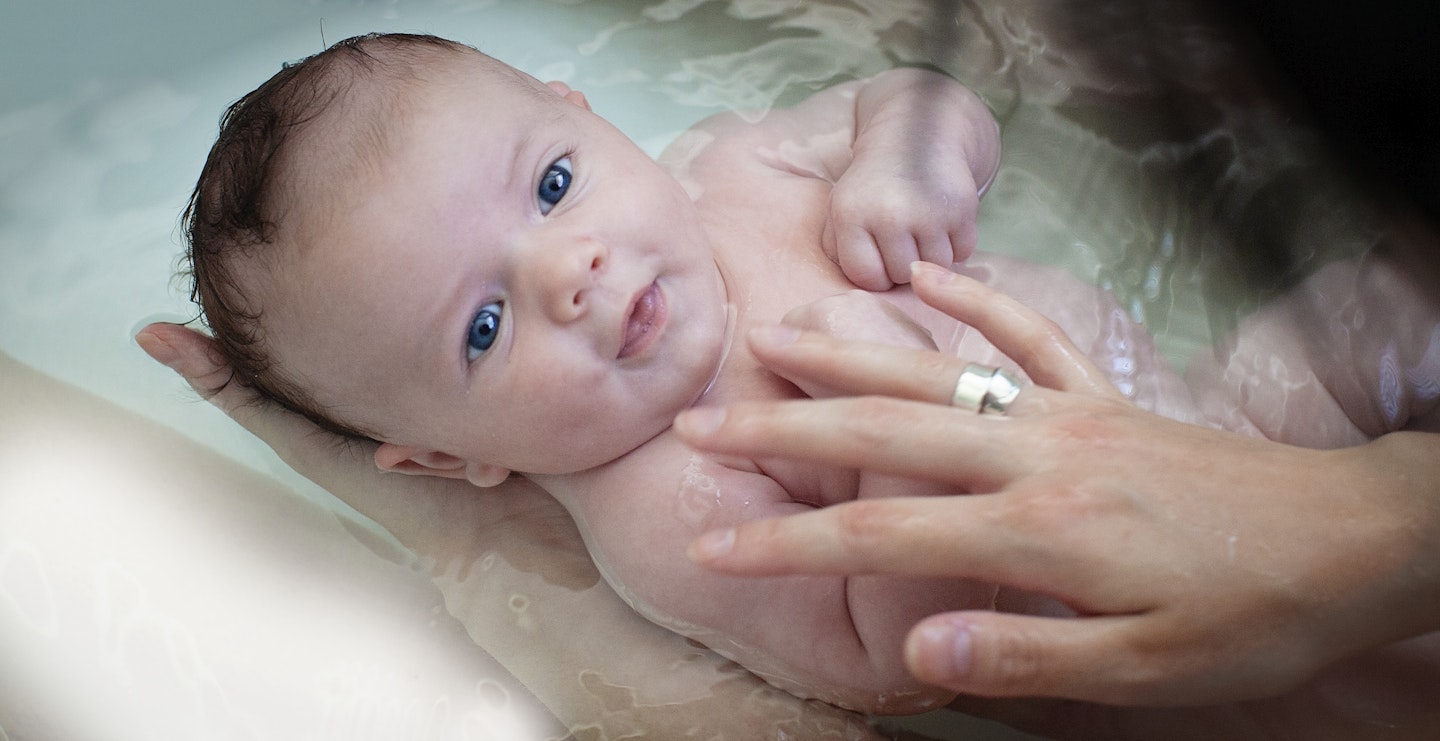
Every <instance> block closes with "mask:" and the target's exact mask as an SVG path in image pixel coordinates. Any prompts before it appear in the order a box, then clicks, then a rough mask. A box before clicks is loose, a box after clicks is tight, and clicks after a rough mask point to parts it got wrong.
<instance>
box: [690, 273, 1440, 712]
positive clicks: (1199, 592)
mask: <svg viewBox="0 0 1440 741" xmlns="http://www.w3.org/2000/svg"><path fill="white" fill-rule="evenodd" d="M914 269H915V275H916V277H915V281H914V285H915V290H916V292H917V293H918V294H919V295H920V296H921V297H922V298H923V299H924V300H926V301H927V302H928V303H930V304H932V305H933V306H935V307H937V308H939V309H941V310H943V311H946V312H947V313H949V314H951V315H952V316H954V317H955V318H957V319H959V320H960V321H962V322H965V323H967V324H969V325H971V326H973V327H975V328H976V329H978V330H979V331H981V332H982V333H983V334H984V335H985V336H986V338H988V339H989V340H990V341H991V342H992V343H994V344H995V345H996V346H997V347H998V348H999V349H1000V350H1001V351H1003V352H1005V353H1006V354H1007V355H1009V356H1010V357H1011V358H1012V359H1014V360H1015V361H1016V362H1017V363H1018V364H1019V366H1020V367H1021V368H1022V369H1023V370H1024V371H1025V372H1026V373H1027V374H1028V375H1029V376H1030V378H1031V379H1032V380H1033V381H1034V382H1035V385H1031V386H1027V387H1026V388H1025V389H1024V390H1023V391H1021V393H1020V395H1019V397H1018V398H1017V399H1016V400H1015V402H1014V403H1013V404H1012V405H1011V406H1010V408H1009V411H1008V413H1007V414H1006V415H1005V416H998V415H994V414H987V415H977V414H975V413H974V412H967V411H964V410H961V409H956V408H953V407H950V406H946V404H948V402H949V401H950V394H951V390H952V389H953V387H954V384H955V381H956V379H957V378H958V376H959V374H960V372H961V370H962V367H963V366H964V365H965V363H964V362H963V361H961V360H957V359H954V358H949V357H945V356H942V355H940V354H938V353H926V352H923V351H914V350H905V349H899V348H888V347H883V346H879V345H864V344H858V343H845V342H841V341H838V340H835V339H833V338H829V337H826V336H824V335H822V334H816V333H806V332H800V331H798V330H794V329H783V328H781V329H773V330H767V331H759V332H756V333H755V334H753V335H752V336H751V337H750V342H751V346H752V348H753V350H754V352H755V354H756V356H757V357H759V358H760V359H761V360H762V362H764V363H765V364H766V365H767V366H769V367H770V368H771V369H772V370H774V371H775V372H777V373H780V374H781V375H784V376H787V377H789V378H792V379H805V380H806V382H808V383H814V384H820V385H825V386H828V387H832V388H840V389H847V390H848V391H849V392H851V393H853V394H855V395H856V396H852V397H848V398H838V399H826V400H801V401H787V402H778V403H750V404H737V405H734V406H731V407H729V408H727V409H703V408H702V409H696V410H692V411H688V412H686V413H685V414H682V415H681V416H680V418H678V419H677V421H676V428H677V431H678V432H679V433H680V435H681V436H682V437H683V438H684V439H685V440H686V441H687V442H689V443H690V444H692V445H694V446H695V447H697V448H700V449H702V450H707V451H712V452H717V453H734V454H740V455H765V456H781V457H792V458H798V459H806V460H812V461H818V462H824V463H829V464H833V465H840V466H849V467H857V468H864V469H867V470H873V471H880V472H884V473H889V474H897V475H904V476H910V477H915V478H923V479H928V480H934V481H942V482H948V483H950V484H953V485H955V486H956V487H957V488H958V489H961V490H965V491H970V492H980V493H979V494H974V495H970V496H954V497H939V498H894V499H890V498H886V499H874V500H864V501H857V502H852V503H847V504H844V505H839V506H835V507H829V508H825V509H821V510H817V511H815V512H812V513H806V514H803V515H796V516H792V517H788V518H780V519H774V520H767V521H759V522H755V523H750V524H747V525H744V526H742V527H740V528H738V529H735V530H727V531H719V532H715V533H710V534H707V535H706V536H704V537H702V538H701V539H700V540H698V541H697V542H696V543H695V544H694V547H693V549H692V556H693V557H694V558H696V559H697V560H699V561H700V562H701V563H703V564H705V565H707V566H709V567H711V568H714V569H717V570H720V571H724V572H728V573H733V574H748V575H772V574H792V573H849V574H867V573H904V574H915V575H932V576H933V575H950V576H956V577H968V578H980V579H988V580H992V581H995V582H998V583H999V584H1001V585H1002V586H1005V587H1011V588H1015V589H1019V590H1028V591H1030V592H1035V593H1040V594H1043V595H1048V596H1051V597H1054V598H1057V599H1059V600H1060V601H1062V602H1064V603H1065V604H1066V605H1068V606H1069V607H1070V608H1073V610H1074V611H1075V612H1076V613H1077V615H1076V616H1069V617H1044V616H1035V615H1020V614H1003V613H998V612H980V611H975V612H962V613H954V614H946V615H938V616H934V617H931V618H929V619H927V620H925V621H922V622H921V623H920V624H919V625H917V626H916V627H915V629H914V630H912V632H911V633H910V635H909V637H908V640H907V645H906V651H907V661H908V664H909V667H910V669H911V671H912V672H914V674H915V675H916V676H917V677H918V678H920V679H922V680H924V681H927V682H932V683H934V684H937V685H941V686H944V687H948V688H950V689H954V690H957V691H960V692H962V693H968V694H975V695H983V696H989V697H1014V696H1048V697H1062V698H1074V699H1079V700H1089V701H1097V702H1104V703H1113V704H1135V705H1174V704H1185V705H1189V704H1200V703H1212V702H1221V701H1227V700H1237V699H1243V698H1252V697H1261V696H1267V695H1272V694H1277V693H1280V692H1283V691H1285V690H1287V689H1290V688H1293V687H1296V686H1298V685H1300V684H1301V683H1303V682H1305V681H1306V680H1307V679H1308V678H1310V677H1311V676H1312V675H1314V674H1315V673H1316V672H1317V671H1318V670H1320V669H1321V668H1322V667H1324V666H1326V665H1327V664H1329V663H1331V662H1333V661H1335V660H1337V659H1339V658H1341V657H1345V656H1349V655H1352V654H1354V653H1356V652H1359V651H1362V650H1363V649H1366V648H1370V647H1375V646H1380V645H1382V644H1386V643H1390V642H1393V641H1396V640H1399V639H1402V638H1405V637H1408V636H1414V635H1418V634H1420V633H1423V632H1426V631H1429V630H1433V629H1435V628H1437V627H1440V599H1436V597H1437V596H1440V492H1437V491H1436V486H1437V485H1436V483H1435V482H1437V481H1440V455H1437V454H1436V451H1437V450H1440V444H1437V438H1440V436H1437V435H1431V434H1423V433H1397V434H1392V435H1388V436H1386V437H1383V438H1380V439H1378V440H1376V441H1374V442H1372V443H1369V444H1367V445H1364V446H1361V447H1357V448H1351V449H1343V450H1335V451H1317V450H1309V449H1302V448H1296V447H1291V446H1286V445H1281V444H1278V443H1273V442H1269V441H1265V440H1260V439H1254V438H1249V437H1244V436H1240V435H1236V434H1232V433H1228V432H1224V431H1219V430H1214V429H1209V428H1204V427H1198V426H1192V425H1187V424H1183V423H1179V422H1175V421H1172V420H1169V419H1165V418H1162V417H1159V416H1157V415H1153V414H1150V413H1148V412H1145V411H1142V410H1140V409H1138V408H1136V407H1134V406H1133V405H1131V404H1129V403H1128V402H1126V401H1125V400H1124V399H1123V398H1122V397H1121V396H1120V395H1119V394H1118V393H1117V392H1116V391H1115V390H1114V389H1113V388H1112V387H1110V386H1109V385H1108V384H1107V383H1106V382H1105V380H1104V378H1103V376H1102V375H1101V374H1100V373H1099V371H1098V370H1097V369H1096V368H1095V367H1094V366H1093V365H1092V364H1091V363H1090V362H1089V361H1088V360H1087V359H1085V358H1084V357H1083V356H1081V355H1080V353H1079V352H1078V351H1077V350H1076V349H1075V348H1074V346H1073V345H1071V344H1070V342H1069V341H1068V340H1067V339H1066V338H1065V337H1064V335H1063V333H1061V332H1060V331H1059V330H1058V329H1057V328H1055V326H1054V325H1053V324H1051V323H1050V322H1049V321H1048V320H1045V319H1044V318H1042V317H1040V316H1038V315H1036V314H1034V313H1033V312H1031V311H1029V310H1028V309H1026V308H1025V307H1024V306H1022V305H1020V304H1019V303H1018V302H1015V301H1013V300H1011V299H1009V298H1007V297H1006V296H1003V295H1000V294H997V293H995V292H994V291H992V290H990V289H988V288H987V287H986V286H984V285H982V284H980V283H977V282H975V281H972V280H969V279H966V278H963V277H961V276H955V275H953V274H950V273H948V272H947V271H944V270H940V269H928V268H927V266H925V265H922V264H917V265H916V266H915V268H914Z"/></svg>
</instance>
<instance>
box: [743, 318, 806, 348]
mask: <svg viewBox="0 0 1440 741" xmlns="http://www.w3.org/2000/svg"><path fill="white" fill-rule="evenodd" d="M798 339H800V330H799V328H797V327H792V326H790V325H788V324H767V325H763V326H759V327H756V328H754V329H752V330H750V341H751V342H754V343H758V344H761V345H769V346H770V347H784V346H786V345H788V344H790V343H792V342H794V341H795V340H798Z"/></svg>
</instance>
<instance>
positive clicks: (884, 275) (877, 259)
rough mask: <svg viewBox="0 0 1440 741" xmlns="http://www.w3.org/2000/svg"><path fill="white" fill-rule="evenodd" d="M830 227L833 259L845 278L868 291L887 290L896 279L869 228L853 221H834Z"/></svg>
mask: <svg viewBox="0 0 1440 741" xmlns="http://www.w3.org/2000/svg"><path fill="white" fill-rule="evenodd" d="M832 228H833V230H834V234H835V257H836V262H838V263H839V264H840V270H841V272H843V273H845V277H846V278H849V279H850V282H851V283H854V284H855V285H856V286H858V287H860V288H864V289H865V290H867V291H888V290H890V288H892V287H893V286H894V283H895V281H894V280H892V278H891V275H890V271H889V268H888V267H887V265H886V261H885V259H884V255H883V254H882V253H881V250H880V247H879V245H877V244H876V242H875V237H874V236H873V235H872V234H871V233H870V232H869V231H868V230H866V229H864V228H862V227H859V226H856V225H853V224H835V225H834V226H833V227H832ZM912 259H913V258H912Z"/></svg>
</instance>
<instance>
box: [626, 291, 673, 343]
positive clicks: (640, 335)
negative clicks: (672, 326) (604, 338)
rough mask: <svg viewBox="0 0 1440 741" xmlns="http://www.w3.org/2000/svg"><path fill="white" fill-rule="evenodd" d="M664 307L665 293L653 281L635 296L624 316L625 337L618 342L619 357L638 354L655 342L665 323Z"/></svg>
mask: <svg viewBox="0 0 1440 741" xmlns="http://www.w3.org/2000/svg"><path fill="white" fill-rule="evenodd" d="M665 308H666V307H665V295H664V294H663V293H661V292H660V286H659V285H657V284H655V283H651V284H650V287H649V288H646V289H645V290H644V291H642V292H641V293H640V295H639V296H636V297H635V300H634V301H633V302H632V303H631V305H630V311H629V313H628V315H627V316H626V317H625V337H624V340H623V342H621V344H620V357H621V358H627V357H630V356H631V355H638V354H640V353H642V352H644V351H645V349H646V348H648V347H650V345H651V344H652V343H653V342H655V338H656V337H659V336H660V328H661V327H662V326H664V324H665Z"/></svg>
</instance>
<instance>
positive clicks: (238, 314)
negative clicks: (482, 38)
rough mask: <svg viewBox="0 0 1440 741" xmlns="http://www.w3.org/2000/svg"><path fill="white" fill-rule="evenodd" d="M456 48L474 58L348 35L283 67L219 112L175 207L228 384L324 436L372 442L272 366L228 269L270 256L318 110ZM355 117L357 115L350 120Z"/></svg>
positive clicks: (188, 266) (377, 127)
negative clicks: (194, 174) (299, 146)
mask: <svg viewBox="0 0 1440 741" xmlns="http://www.w3.org/2000/svg"><path fill="white" fill-rule="evenodd" d="M466 52H468V53H474V54H479V52H476V51H475V50H474V49H473V48H471V47H469V46H466V45H463V44H460V43H457V42H454V41H449V40H447V39H442V38H439V37H435V36H426V35H415V34H367V35H364V36H355V37H352V38H348V39H345V40H344V41H340V42H338V43H336V44H334V45H333V46H331V47H329V48H327V49H325V50H324V51H322V52H319V53H317V54H315V55H313V56H310V57H307V58H305V59H303V60H300V61H298V62H292V63H288V64H285V65H284V66H283V67H282V68H281V70H280V71H279V72H277V73H276V74H275V75H274V76H273V77H271V78H270V79H269V80H266V81H265V83H264V84H262V85H260V87H258V88H256V89H255V90H253V91H251V92H250V93H248V94H247V95H245V96H244V97H242V98H240V99H239V100H237V101H235V102H234V103H233V104H231V105H230V107H229V108H228V109H226V111H225V113H224V115H223V116H222V117H221V119H220V133H219V136H218V138H217V139H216V141H215V144H214V146H212V147H211V149H210V154H209V157H208V158H207V159H206V161H205V166H204V168H203V169H202V170H201V172H200V178H199V181H198V182H197V183H196V185H195V191H194V193H192V194H191V196H190V202H189V204H188V205H187V206H186V207H185V212H184V214H183V216H182V228H183V231H184V235H185V239H186V242H187V244H188V248H187V252H186V256H185V265H184V274H186V275H188V277H189V278H190V281H191V290H190V298H191V300H192V301H194V302H195V303H196V305H197V306H198V307H199V309H200V316H201V318H202V320H203V321H204V323H205V325H206V326H207V327H208V329H209V330H210V333H211V334H212V335H213V337H214V339H215V347H216V348H217V349H218V351H219V352H220V354H221V355H223V356H224V358H225V360H227V361H228V362H229V364H230V367H231V369H232V375H231V378H230V380H229V383H235V382H239V383H242V384H244V385H246V386H249V387H251V388H254V389H255V390H256V391H257V392H259V393H260V395H261V396H262V397H266V398H269V399H272V400H274V401H276V402H278V403H280V404H281V405H282V406H284V407H286V408H288V409H290V410H292V411H294V412H297V413H299V414H301V415H303V416H304V417H306V418H307V419H309V420H310V421H312V422H314V423H315V424H317V425H319V426H320V427H321V428H323V429H325V430H328V431H330V432H334V433H338V434H340V435H344V436H347V437H354V438H373V437H375V435H373V434H372V433H369V432H367V431H365V430H362V429H360V428H359V427H357V426H355V425H351V424H347V423H344V422H341V421H339V420H338V419H337V418H336V415H334V414H331V413H328V412H327V411H326V410H325V409H324V408H322V406H321V405H320V404H318V403H317V402H316V401H315V399H314V397H313V396H312V395H311V394H310V393H308V392H307V391H305V390H304V389H303V388H302V387H301V386H300V385H299V384H298V383H296V382H295V381H294V380H293V379H291V378H287V377H286V375H285V373H284V372H283V370H282V369H280V368H278V367H277V366H276V364H275V363H274V362H273V360H272V358H271V357H270V356H269V355H268V354H267V352H266V349H265V343H264V333H263V332H262V331H261V326H260V307H259V306H258V304H257V302H255V301H254V300H253V299H247V297H246V296H244V295H243V291H242V290H241V284H240V282H239V280H238V273H237V271H236V268H237V266H239V265H240V264H242V262H253V261H256V260H263V259H273V258H274V250H273V249H272V248H274V247H275V246H276V239H277V233H278V224H279V222H280V220H281V219H282V218H284V217H285V216H286V215H287V213H288V212H289V211H290V207H291V205H292V204H291V203H288V202H287V201H288V200H290V199H289V198H287V197H288V196H293V192H294V189H293V183H291V182H289V180H292V179H293V177H291V176H293V172H291V170H290V168H291V166H293V163H294V162H295V159H296V153H295V152H292V151H291V149H292V147H291V145H292V144H293V143H294V141H295V139H296V138H297V137H299V136H300V135H301V134H303V133H304V132H306V131H307V130H308V127H309V126H310V125H311V124H312V123H314V122H315V121H316V120H317V119H320V118H321V117H322V116H323V115H325V114H326V113H327V112H331V111H339V110H341V109H344V110H345V112H346V113H350V111H349V110H348V108H347V106H348V105H349V104H350V103H351V102H352V101H351V100H349V99H348V98H347V96H348V94H349V93H350V92H351V91H352V89H353V88H354V87H355V85H356V84H357V83H370V82H380V83H382V84H383V83H385V82H397V81H404V80H406V79H413V78H415V77H418V76H419V74H420V72H419V70H420V66H421V64H422V63H423V62H426V61H431V60H434V59H435V58H436V57H437V55H438V54H448V53H466ZM480 56H481V57H483V55H480ZM485 58H486V59H488V57H485ZM396 92H397V93H398V92H399V91H398V90H397V91H396ZM399 97H400V96H398V95H396V96H389V95H382V96H369V99H375V98H379V99H380V102H379V103H378V105H379V106H381V110H382V111H389V110H393V109H394V106H396V105H399V103H396V102H394V101H395V100H396V99H397V98H399ZM386 101H390V102H386ZM372 102H373V101H372ZM384 106H389V108H385V107H384ZM372 107H373V106H372ZM372 113H373V112H372ZM365 114H366V111H363V110H362V111H360V112H359V113H358V114H357V115H361V116H363V115H365ZM376 118H383V116H378V117H376ZM368 124H369V126H368V128H367V129H366V131H367V133H368V134H370V136H366V137H356V138H357V139H366V140H367V141H362V142H359V143H358V146H356V149H357V150H359V151H358V152H357V155H358V156H359V157H361V158H364V157H366V156H367V152H368V156H370V157H374V156H377V155H378V153H379V152H378V151H377V149H379V148H383V137H384V127H385V121H373V120H372V121H369V122H368ZM377 135H378V136H377ZM377 145H378V146H377Z"/></svg>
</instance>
